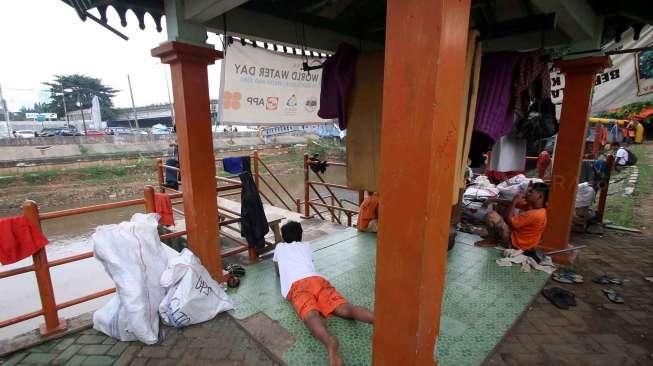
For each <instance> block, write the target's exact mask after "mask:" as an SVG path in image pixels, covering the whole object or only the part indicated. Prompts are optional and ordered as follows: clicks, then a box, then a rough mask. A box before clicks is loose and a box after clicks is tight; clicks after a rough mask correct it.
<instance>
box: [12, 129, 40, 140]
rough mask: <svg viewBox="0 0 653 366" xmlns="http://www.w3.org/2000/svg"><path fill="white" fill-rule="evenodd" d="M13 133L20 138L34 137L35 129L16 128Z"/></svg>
mask: <svg viewBox="0 0 653 366" xmlns="http://www.w3.org/2000/svg"><path fill="white" fill-rule="evenodd" d="M13 135H14V136H15V137H17V138H21V139H30V138H34V137H36V131H34V130H18V131H14V132H13Z"/></svg>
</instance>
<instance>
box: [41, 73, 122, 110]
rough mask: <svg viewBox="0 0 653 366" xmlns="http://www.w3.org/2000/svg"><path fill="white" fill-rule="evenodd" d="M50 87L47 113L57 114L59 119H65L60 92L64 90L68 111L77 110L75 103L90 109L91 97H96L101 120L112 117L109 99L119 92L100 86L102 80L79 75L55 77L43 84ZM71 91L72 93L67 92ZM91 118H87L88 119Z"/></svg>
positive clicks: (111, 106) (111, 104)
mask: <svg viewBox="0 0 653 366" xmlns="http://www.w3.org/2000/svg"><path fill="white" fill-rule="evenodd" d="M43 84H45V85H47V86H48V87H50V102H49V103H48V111H49V112H51V113H57V115H58V116H60V117H65V113H64V106H63V98H64V97H62V95H61V92H62V90H66V91H65V93H64V95H65V98H66V109H67V110H68V111H72V110H77V109H79V107H78V106H77V102H78V101H79V102H80V103H81V107H82V108H85V109H86V108H90V107H91V102H92V100H93V96H95V95H97V97H98V99H99V101H100V110H101V112H102V119H104V120H106V119H110V118H111V117H112V115H113V102H112V101H111V98H112V97H113V96H115V95H116V94H117V93H118V92H119V90H117V89H114V88H112V87H110V86H106V85H104V84H102V80H100V79H97V78H93V77H90V76H86V75H81V74H71V75H55V76H54V81H52V82H46V83H43ZM68 90H72V91H68ZM90 117H91V116H89V119H90Z"/></svg>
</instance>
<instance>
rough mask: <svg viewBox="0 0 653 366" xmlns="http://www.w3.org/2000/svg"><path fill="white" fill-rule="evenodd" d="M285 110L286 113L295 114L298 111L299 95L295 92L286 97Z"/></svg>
mask: <svg viewBox="0 0 653 366" xmlns="http://www.w3.org/2000/svg"><path fill="white" fill-rule="evenodd" d="M283 110H284V113H285V114H286V115H295V114H296V113H297V97H296V96H295V94H293V95H291V96H290V98H288V99H286V103H285V104H284V106H283Z"/></svg>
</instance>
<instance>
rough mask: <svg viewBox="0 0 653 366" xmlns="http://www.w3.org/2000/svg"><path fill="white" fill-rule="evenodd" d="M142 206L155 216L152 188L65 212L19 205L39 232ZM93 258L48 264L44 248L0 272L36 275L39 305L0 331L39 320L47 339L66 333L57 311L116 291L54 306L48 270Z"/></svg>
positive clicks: (166, 236)
mask: <svg viewBox="0 0 653 366" xmlns="http://www.w3.org/2000/svg"><path fill="white" fill-rule="evenodd" d="M138 205H144V207H145V212H146V213H151V212H155V203H154V187H152V186H146V187H145V189H144V198H139V199H133V200H126V201H119V202H111V203H105V204H100V205H93V206H86V207H79V208H72V209H67V210H60V211H52V212H45V213H40V212H39V208H38V205H37V204H36V202H34V201H29V200H28V201H25V203H23V205H22V211H23V216H25V218H27V220H29V221H30V222H31V223H32V224H34V225H35V226H36V227H37V228H39V230H42V228H41V222H42V221H45V220H51V219H57V218H63V217H69V216H75V215H81V214H86V213H92V212H99V211H105V210H111V209H114V208H120V207H129V206H138ZM185 234H186V231H185V230H184V231H179V232H173V233H168V234H163V235H161V236H160V238H161V240H165V239H172V238H177V237H180V236H183V235H185ZM93 256H94V254H93V252H92V251H89V252H85V253H81V254H77V255H73V256H69V257H65V258H61V259H57V260H53V261H48V256H47V254H46V250H45V247H43V248H41V249H39V250H38V251H37V252H36V253H34V254H33V255H32V260H33V264H31V265H27V266H23V267H19V268H15V269H11V270H7V271H2V272H0V279H4V278H9V277H13V276H17V275H20V274H23V273H28V272H34V273H35V275H36V284H37V287H38V290H39V298H40V301H41V309H40V310H36V311H32V312H29V313H26V314H22V315H19V316H16V317H13V318H11V319H7V320H3V321H0V328H4V327H8V326H11V325H14V324H17V323H20V322H23V321H26V320H30V319H33V318H36V317H39V316H43V317H44V318H45V324H43V325H42V326H41V327H40V331H41V334H42V335H44V336H48V335H51V334H55V333H58V332H62V331H64V330H66V327H67V325H66V322H65V320H64V319H62V318H59V314H58V311H59V310H62V309H65V308H68V307H71V306H74V305H78V304H81V303H83V302H87V301H90V300H93V299H97V298H99V297H103V296H106V295H109V294H112V293H114V292H115V291H116V289H115V288H109V289H105V290H102V291H97V292H94V293H91V294H88V295H85V296H82V297H78V298H75V299H72V300H68V301H65V302H62V303H57V302H56V301H55V294H54V289H53V287H52V278H51V277H50V268H52V267H56V266H60V265H64V264H68V263H72V262H76V261H80V260H83V259H88V258H91V257H93Z"/></svg>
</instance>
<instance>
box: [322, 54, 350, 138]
mask: <svg viewBox="0 0 653 366" xmlns="http://www.w3.org/2000/svg"><path fill="white" fill-rule="evenodd" d="M357 55H358V50H357V49H356V48H355V47H354V46H352V45H350V44H349V43H341V44H340V45H339V46H338V49H337V50H336V53H335V55H333V57H330V58H328V59H327V60H326V61H324V63H323V64H322V89H321V91H320V109H319V111H318V112H317V115H318V116H319V117H320V118H324V119H330V118H331V119H333V118H337V119H338V126H339V127H340V129H341V130H344V129H346V128H347V114H346V113H347V98H348V96H349V91H350V90H351V86H352V83H353V82H354V78H355V74H356V57H357Z"/></svg>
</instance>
